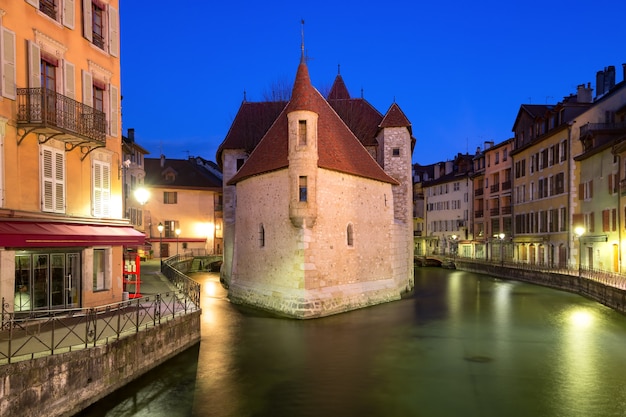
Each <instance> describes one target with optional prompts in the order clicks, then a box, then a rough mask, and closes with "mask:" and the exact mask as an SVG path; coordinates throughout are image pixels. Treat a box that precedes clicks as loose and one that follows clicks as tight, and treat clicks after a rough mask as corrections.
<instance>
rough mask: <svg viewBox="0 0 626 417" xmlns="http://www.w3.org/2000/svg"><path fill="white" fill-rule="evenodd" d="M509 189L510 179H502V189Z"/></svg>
mask: <svg viewBox="0 0 626 417" xmlns="http://www.w3.org/2000/svg"><path fill="white" fill-rule="evenodd" d="M510 189H511V181H504V182H503V183H502V190H510Z"/></svg>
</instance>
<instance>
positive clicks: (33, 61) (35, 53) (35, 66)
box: [28, 41, 41, 88]
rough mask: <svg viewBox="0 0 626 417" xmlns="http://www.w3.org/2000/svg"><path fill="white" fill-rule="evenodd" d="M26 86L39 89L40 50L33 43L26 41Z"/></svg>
mask: <svg viewBox="0 0 626 417" xmlns="http://www.w3.org/2000/svg"><path fill="white" fill-rule="evenodd" d="M28 86H29V87H30V88H39V87H41V50H40V49H39V45H37V44H36V43H35V42H33V41H28Z"/></svg>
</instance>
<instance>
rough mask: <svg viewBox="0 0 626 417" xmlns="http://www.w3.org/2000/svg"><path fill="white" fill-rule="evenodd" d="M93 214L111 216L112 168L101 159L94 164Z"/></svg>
mask: <svg viewBox="0 0 626 417" xmlns="http://www.w3.org/2000/svg"><path fill="white" fill-rule="evenodd" d="M93 215H94V216H95V217H111V168H110V167H109V164H106V163H104V162H100V161H94V165H93Z"/></svg>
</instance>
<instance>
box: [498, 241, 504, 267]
mask: <svg viewBox="0 0 626 417" xmlns="http://www.w3.org/2000/svg"><path fill="white" fill-rule="evenodd" d="M498 239H500V266H504V254H503V252H502V243H503V242H504V233H500V234H499V235H498Z"/></svg>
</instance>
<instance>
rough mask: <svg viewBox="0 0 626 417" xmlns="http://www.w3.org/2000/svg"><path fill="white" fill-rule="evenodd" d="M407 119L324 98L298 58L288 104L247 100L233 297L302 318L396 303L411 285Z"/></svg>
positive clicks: (229, 237)
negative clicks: (392, 301)
mask: <svg viewBox="0 0 626 417" xmlns="http://www.w3.org/2000/svg"><path fill="white" fill-rule="evenodd" d="M413 146H414V139H413V137H412V132H411V124H410V122H409V121H408V119H407V118H406V116H405V115H404V114H403V113H402V111H401V110H400V107H399V106H398V105H397V104H395V103H394V104H392V105H391V106H390V108H389V109H388V111H387V113H386V114H385V115H382V114H381V113H379V112H378V111H377V110H376V109H374V108H373V107H372V106H371V105H370V104H369V103H368V102H367V101H365V100H364V99H362V98H361V99H353V98H351V97H350V96H349V94H348V91H347V88H346V87H345V84H344V83H343V79H342V78H341V76H340V75H338V76H337V78H336V79H335V82H334V84H333V87H332V89H331V92H330V94H329V96H328V98H324V97H323V96H322V95H321V94H320V93H319V92H318V91H317V90H316V89H315V88H314V87H313V86H312V85H311V81H310V78H309V73H308V68H307V65H306V62H305V60H304V56H303V57H302V59H301V61H300V64H299V66H298V70H297V74H296V79H295V83H294V86H293V90H292V94H291V99H290V100H289V101H288V102H286V103H285V102H271V103H269V102H266V103H248V102H245V101H244V103H243V104H242V105H241V108H240V109H239V112H238V114H237V116H236V117H235V120H234V122H233V124H232V126H231V128H230V131H229V133H228V135H227V137H226V138H225V139H224V142H223V143H222V144H221V146H220V148H219V149H218V152H217V157H216V160H217V161H218V163H220V164H221V166H222V170H223V174H224V193H223V194H224V245H225V247H224V249H225V252H224V265H223V267H222V271H221V276H222V282H223V283H224V285H225V286H227V287H228V288H229V297H230V299H231V300H232V301H233V302H236V303H242V304H248V305H253V306H256V307H258V308H261V309H266V310H270V311H273V312H275V313H278V314H281V315H285V316H288V317H295V318H312V317H321V316H326V315H330V314H336V313H341V312H345V311H348V310H352V309H356V308H360V307H366V306H370V305H374V304H378V303H382V302H386V301H391V300H397V299H399V298H400V296H401V294H402V293H403V292H405V291H407V290H409V289H411V288H412V287H413V225H412V210H413V209H412V202H413V199H412V178H411V171H412V170H411V168H412V167H411V159H412V152H413Z"/></svg>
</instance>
